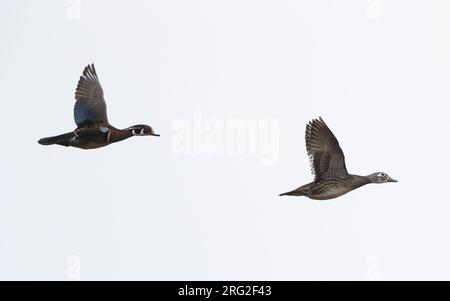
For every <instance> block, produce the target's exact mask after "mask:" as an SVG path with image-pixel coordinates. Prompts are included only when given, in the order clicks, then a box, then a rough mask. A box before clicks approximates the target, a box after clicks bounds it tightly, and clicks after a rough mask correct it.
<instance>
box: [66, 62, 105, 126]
mask: <svg viewBox="0 0 450 301" xmlns="http://www.w3.org/2000/svg"><path fill="white" fill-rule="evenodd" d="M75 99H76V102H75V107H74V118H75V123H76V124H77V126H78V127H79V128H80V127H83V126H87V125H90V124H94V123H103V124H108V117H107V114H106V102H105V99H104V98H103V89H102V86H101V85H100V81H99V80H98V77H97V72H96V71H95V67H94V64H92V65H88V66H86V67H85V68H84V71H83V75H82V76H80V80H79V81H78V85H77V89H76V90H75Z"/></svg>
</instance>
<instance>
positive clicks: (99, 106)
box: [38, 64, 159, 149]
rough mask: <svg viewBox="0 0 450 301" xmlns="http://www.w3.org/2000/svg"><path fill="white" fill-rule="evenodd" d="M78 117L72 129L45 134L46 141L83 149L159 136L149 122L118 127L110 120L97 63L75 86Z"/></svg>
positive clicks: (91, 66) (46, 143)
mask: <svg viewBox="0 0 450 301" xmlns="http://www.w3.org/2000/svg"><path fill="white" fill-rule="evenodd" d="M75 99H76V102H75V108H74V117H75V123H76V125H77V128H76V129H75V130H74V131H73V132H70V133H66V134H62V135H59V136H54V137H47V138H42V139H40V140H39V141H38V143H39V144H42V145H51V144H58V145H63V146H73V147H78V148H82V149H93V148H99V147H103V146H106V145H109V144H111V143H115V142H119V141H122V140H124V139H127V138H130V137H132V136H149V135H150V136H159V135H157V134H155V132H154V131H153V129H152V128H151V127H150V126H148V125H145V124H138V125H133V126H130V127H128V128H126V129H123V130H121V129H117V128H115V127H113V126H112V125H110V124H109V122H108V117H107V114H106V103H105V99H104V98H103V90H102V87H101V85H100V82H99V80H98V77H97V72H96V71H95V67H94V64H92V65H88V66H86V68H84V71H83V75H82V76H81V77H80V80H79V81H78V85H77V89H76V90H75Z"/></svg>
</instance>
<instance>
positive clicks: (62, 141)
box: [38, 132, 74, 146]
mask: <svg viewBox="0 0 450 301" xmlns="http://www.w3.org/2000/svg"><path fill="white" fill-rule="evenodd" d="M73 137H74V133H73V132H72V133H67V134H62V135H58V136H53V137H46V138H42V139H39V141H38V143H39V144H41V145H52V144H58V145H62V146H69V141H70V139H71V138H73Z"/></svg>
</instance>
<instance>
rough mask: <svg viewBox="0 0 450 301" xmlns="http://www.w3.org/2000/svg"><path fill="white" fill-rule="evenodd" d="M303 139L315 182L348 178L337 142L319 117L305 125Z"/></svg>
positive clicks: (343, 158) (342, 155)
mask: <svg viewBox="0 0 450 301" xmlns="http://www.w3.org/2000/svg"><path fill="white" fill-rule="evenodd" d="M305 139H306V151H307V152H308V156H309V159H310V161H311V170H312V173H313V174H314V175H315V180H316V181H319V180H325V179H330V178H336V177H340V178H346V177H348V176H349V175H348V172H347V168H346V167H345V157H344V153H343V152H342V149H341V147H340V146H339V142H338V141H337V139H336V137H334V135H333V133H332V132H331V130H330V129H329V128H328V126H327V125H326V124H325V122H324V121H323V120H322V118H321V117H319V119H314V120H312V121H310V122H309V123H308V124H307V125H306V133H305Z"/></svg>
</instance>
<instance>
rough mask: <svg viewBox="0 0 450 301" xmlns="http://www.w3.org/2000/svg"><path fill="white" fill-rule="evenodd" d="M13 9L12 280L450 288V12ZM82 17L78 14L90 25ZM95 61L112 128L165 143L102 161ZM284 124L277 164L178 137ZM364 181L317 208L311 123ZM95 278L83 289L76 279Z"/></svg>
mask: <svg viewBox="0 0 450 301" xmlns="http://www.w3.org/2000/svg"><path fill="white" fill-rule="evenodd" d="M73 5H78V4H77V2H76V1H75V4H73V3H71V2H70V1H69V2H65V1H56V0H53V1H32V0H28V1H26V0H22V1H13V0H6V1H2V4H1V9H0V36H1V43H0V91H1V103H2V118H1V119H0V129H1V130H0V131H1V136H0V138H1V145H2V147H1V151H0V152H1V156H0V168H1V174H0V183H1V184H0V188H1V193H0V198H1V199H0V279H21V280H22V279H29V280H31V279H42V280H43V279H58V280H59V279H61V280H64V279H72V278H74V277H71V276H70V271H71V268H73V267H71V266H70V263H69V264H68V262H67V260H68V258H73V257H70V256H72V255H74V256H75V258H78V259H79V261H80V264H79V265H78V266H77V267H76V269H78V272H80V271H81V272H80V273H81V274H79V275H80V277H81V279H82V280H94V279H95V280H97V279H102V280H109V279H127V280H133V279H141V280H305V279H308V280H316V279H317V280H325V279H326V280H334V279H340V280H343V279H358V280H359V279H360V280H365V279H385V280H393V279H447V280H448V279H450V243H449V235H448V232H449V229H450V220H449V212H450V203H449V197H448V187H449V185H450V183H449V182H448V181H449V177H448V173H449V163H448V159H447V156H448V153H449V146H450V144H449V142H448V129H449V121H448V115H449V106H448V102H449V99H450V86H449V83H450V3H449V2H448V1H443V0H442V1H437V0H436V1H409V0H408V1H406V0H404V1H399V0H398V1H381V0H378V1H377V0H369V1H367V0H353V1H337V0H336V1H294V0H292V1H287V0H284V1H261V0H253V1H250V0H239V1H237V0H233V1H206V0H204V1H182V0H179V1H162V0H161V1H110V0H108V1H107V0H104V1H100V0H95V1H93V0H89V1H81V2H80V5H81V6H80V7H79V8H80V14H79V16H77V12H76V9H75V13H74V12H73ZM78 17H79V18H78ZM91 62H94V63H95V64H96V68H97V72H98V74H99V77H100V81H101V83H102V86H103V89H104V91H105V98H106V101H107V103H108V114H109V119H110V122H111V123H112V124H113V125H115V126H117V127H119V128H124V127H127V126H130V125H133V124H138V123H148V124H150V125H152V126H153V127H154V128H155V130H156V131H157V132H158V133H160V134H161V137H160V138H156V137H144V138H141V137H138V138H132V139H129V140H126V141H123V142H121V143H117V144H114V145H111V146H108V147H105V148H101V149H97V150H90V151H84V150H79V149H74V148H64V147H59V146H50V147H44V146H41V145H39V144H38V143H37V142H36V141H37V140H38V139H39V138H41V137H44V136H50V135H56V134H60V133H64V132H67V131H71V130H73V129H74V127H75V125H74V123H73V117H72V109H73V104H74V99H73V96H74V90H75V87H76V82H77V80H78V78H79V76H80V74H81V71H82V69H83V68H84V66H85V65H87V64H88V63H91ZM196 110H198V111H201V112H202V114H203V115H204V116H205V117H206V118H215V119H219V120H227V119H229V118H241V119H249V118H257V119H266V120H272V119H275V120H279V123H280V133H279V160H278V163H277V164H274V165H270V166H267V165H261V164H260V162H259V158H258V157H257V156H253V155H249V154H247V155H176V154H174V152H173V149H172V147H171V140H172V136H173V132H172V130H171V126H172V124H173V122H174V120H176V119H179V118H186V119H192V116H193V112H194V111H196ZM319 115H320V116H322V117H323V118H324V119H325V121H326V122H327V124H328V125H329V127H330V128H331V129H332V130H333V131H334V133H335V135H336V136H337V138H338V139H339V141H340V144H341V146H342V148H343V150H344V152H345V154H346V160H347V168H348V169H349V171H350V172H352V173H356V174H362V175H366V174H369V173H372V172H376V171H385V172H388V173H389V174H390V175H391V176H392V177H394V178H396V179H398V180H399V182H398V183H397V184H383V185H368V186H365V187H362V188H361V189H358V190H356V191H353V192H351V193H349V194H347V195H345V196H343V197H341V198H338V199H335V200H331V201H326V202H317V201H313V200H310V199H307V198H295V197H283V198H281V197H278V196H277V195H278V194H279V193H281V192H285V191H288V190H291V189H294V188H296V187H298V186H300V185H301V184H305V183H307V182H310V181H311V180H312V176H311V175H310V173H309V162H308V159H307V156H306V151H305V147H304V127H305V124H306V122H308V121H309V120H311V119H312V118H314V117H318V116H319ZM75 278H78V277H75Z"/></svg>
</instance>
